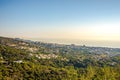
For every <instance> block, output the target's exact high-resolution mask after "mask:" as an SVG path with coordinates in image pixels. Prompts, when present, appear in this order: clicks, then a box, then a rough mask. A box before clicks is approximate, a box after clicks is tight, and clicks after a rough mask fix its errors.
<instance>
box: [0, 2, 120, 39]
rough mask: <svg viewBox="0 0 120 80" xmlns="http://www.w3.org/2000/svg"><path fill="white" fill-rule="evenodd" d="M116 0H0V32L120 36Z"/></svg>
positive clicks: (119, 11) (66, 36)
mask: <svg viewBox="0 0 120 80" xmlns="http://www.w3.org/2000/svg"><path fill="white" fill-rule="evenodd" d="M119 27H120V0H0V36H8V37H21V38H49V39H54V38H55V39H58V38H59V39H81V40H85V39H86V40H117V41H119V40H120V28H119Z"/></svg>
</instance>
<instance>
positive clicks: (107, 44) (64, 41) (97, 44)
mask: <svg viewBox="0 0 120 80" xmlns="http://www.w3.org/2000/svg"><path fill="white" fill-rule="evenodd" d="M31 40H34V41H41V42H46V43H58V44H76V45H86V46H93V47H112V48H120V41H109V40H108V41H97V40H96V41H95V40H94V41H93V40H70V39H31Z"/></svg>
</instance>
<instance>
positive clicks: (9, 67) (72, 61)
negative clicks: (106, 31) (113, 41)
mask: <svg viewBox="0 0 120 80" xmlns="http://www.w3.org/2000/svg"><path fill="white" fill-rule="evenodd" d="M0 65H1V66H0V80H26V79H27V80H119V79H120V75H119V73H120V49H119V48H105V47H88V46H76V45H74V44H72V45H64V44H52V43H43V42H34V41H30V40H23V39H19V38H6V37H0Z"/></svg>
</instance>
